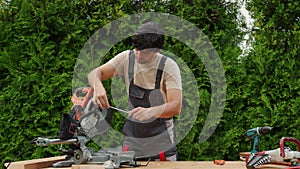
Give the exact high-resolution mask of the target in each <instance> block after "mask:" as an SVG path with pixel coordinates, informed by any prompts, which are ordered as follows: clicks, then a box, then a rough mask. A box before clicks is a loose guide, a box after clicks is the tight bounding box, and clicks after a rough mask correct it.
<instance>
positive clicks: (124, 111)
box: [110, 106, 128, 114]
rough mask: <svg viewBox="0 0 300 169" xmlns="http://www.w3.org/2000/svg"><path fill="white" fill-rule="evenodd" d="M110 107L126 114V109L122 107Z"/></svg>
mask: <svg viewBox="0 0 300 169" xmlns="http://www.w3.org/2000/svg"><path fill="white" fill-rule="evenodd" d="M110 108H112V109H114V110H117V111H120V112H123V113H126V114H128V111H126V110H122V109H119V108H116V107H113V106H110Z"/></svg>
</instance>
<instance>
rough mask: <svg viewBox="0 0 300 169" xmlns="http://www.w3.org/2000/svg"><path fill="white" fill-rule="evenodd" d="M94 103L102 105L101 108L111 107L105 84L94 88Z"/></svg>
mask: <svg viewBox="0 0 300 169" xmlns="http://www.w3.org/2000/svg"><path fill="white" fill-rule="evenodd" d="M93 103H94V104H95V105H97V106H98V107H100V109H101V110H103V109H104V108H109V107H110V105H109V102H108V99H107V95H106V91H105V89H104V87H103V86H102V87H99V88H97V89H94V96H93Z"/></svg>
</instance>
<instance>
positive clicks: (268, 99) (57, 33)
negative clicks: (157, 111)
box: [0, 0, 300, 163]
mask: <svg viewBox="0 0 300 169" xmlns="http://www.w3.org/2000/svg"><path fill="white" fill-rule="evenodd" d="M265 3H268V4H267V5H266V4H265ZM248 8H249V9H250V10H251V11H253V14H254V17H255V18H256V23H255V26H256V27H255V30H253V34H252V35H253V36H254V37H255V42H253V45H252V47H253V51H252V52H251V53H250V54H249V55H248V56H246V57H244V58H242V59H240V60H238V57H239V55H240V54H241V50H240V49H239V47H238V44H239V43H240V42H241V40H242V39H241V38H242V37H243V35H244V33H243V32H241V31H240V30H239V29H238V25H237V21H236V14H237V4H235V3H228V2H224V1H222V0H212V1H207V0H196V1H191V0H180V1H155V2H154V1H147V2H146V1H145V2H144V1H140V0H135V1H129V0H124V1H121V2H118V3H116V2H115V1H112V0H104V1H101V2H100V1H88V0H83V1H79V0H72V1H65V0H58V1H55V2H52V1H48V0H46V1H36V0H35V1H29V0H11V1H10V2H9V3H7V2H5V1H2V2H0V18H1V19H0V29H1V30H2V31H1V32H0V46H1V48H0V70H1V74H0V76H1V80H0V86H1V94H0V105H1V110H2V115H1V117H0V120H1V123H0V133H1V134H0V140H1V143H2V144H1V146H0V149H1V152H2V153H1V155H0V157H2V158H1V159H2V163H4V162H5V161H8V160H25V159H32V158H41V157H48V156H54V155H59V154H60V153H59V152H58V147H56V146H49V147H37V146H35V145H32V144H30V141H31V140H32V139H33V138H35V137H36V136H57V131H58V127H59V122H60V118H61V114H62V112H68V111H70V108H71V102H70V98H71V95H72V85H74V86H80V85H82V84H86V79H85V78H83V79H79V82H77V81H75V82H72V78H73V76H74V75H76V76H77V75H78V77H86V76H87V75H85V73H84V72H85V71H77V72H73V71H74V66H75V64H76V61H78V60H77V57H78V56H79V54H80V53H81V52H82V53H84V52H86V51H84V50H83V51H82V50H81V48H83V46H84V45H85V43H86V41H87V40H88V39H89V38H90V37H91V36H92V35H93V33H95V32H96V31H97V30H98V29H100V28H101V27H102V26H104V25H106V24H108V23H110V22H112V21H114V20H115V19H118V18H121V17H123V16H126V15H129V14H133V13H140V12H149V11H154V12H164V13H169V14H172V15H175V16H178V17H180V18H183V19H185V20H187V21H189V22H191V23H193V24H194V25H195V26H197V27H198V28H199V29H200V30H201V31H202V32H203V33H204V34H205V35H206V36H207V37H208V38H209V40H210V42H211V43H212V44H213V46H214V47H215V49H216V51H217V54H218V55H219V58H220V59H221V61H222V64H223V67H224V71H225V74H226V86H222V87H226V89H227V93H226V107H225V110H224V112H223V114H222V118H221V121H220V122H219V124H218V127H217V128H216V130H215V131H214V133H213V135H212V136H211V137H209V138H208V140H207V141H205V142H203V143H202V142H200V141H199V137H200V133H201V130H202V128H203V126H204V125H205V122H206V118H207V115H208V112H209V111H210V104H211V103H212V101H213V99H219V98H215V96H214V95H213V94H212V93H213V92H212V89H211V88H212V84H211V79H210V75H209V73H210V72H209V71H208V70H209V69H208V68H207V67H205V61H206V62H209V63H212V64H213V63H214V62H215V61H216V60H213V59H212V60H209V59H208V60H201V59H199V58H198V57H197V56H196V54H195V53H194V51H193V50H191V49H190V47H188V46H187V45H186V44H183V43H181V42H180V41H178V39H175V38H171V37H167V38H166V40H165V42H166V43H165V44H166V45H165V47H164V50H166V51H168V52H170V53H172V54H174V55H176V56H179V57H180V61H182V62H184V63H185V64H186V65H187V66H188V68H189V69H190V70H191V71H192V73H193V75H194V76H195V81H196V82H197V87H198V88H197V89H198V95H199V97H200V103H199V107H196V109H199V110H198V113H197V118H196V119H192V120H195V122H194V125H193V126H192V127H191V129H190V131H189V133H188V135H187V136H186V137H185V138H184V139H183V140H182V141H181V142H180V143H179V144H178V151H179V159H180V160H212V159H226V160H238V153H239V152H240V151H249V150H250V149H251V147H250V141H249V140H245V139H244V136H243V133H244V132H245V130H247V129H248V128H252V127H257V126H264V125H270V126H276V127H278V128H277V129H276V131H274V133H273V134H272V135H266V136H263V138H262V144H261V148H264V149H270V148H276V147H277V146H278V145H276V144H270V143H276V142H278V141H279V138H280V137H282V136H293V137H298V138H299V132H297V129H298V128H297V126H299V123H300V120H298V118H297V117H298V116H297V115H298V112H299V109H300V108H299V104H300V97H299V95H300V89H299V83H300V79H299V75H300V72H299V70H300V69H299V67H300V65H299V64H300V62H299V57H297V56H299V42H300V33H299V16H298V15H297V14H299V13H300V12H299V2H293V1H280V0H276V1H268V2H265V1H251V2H250V3H249V5H248ZM109 33H112V34H115V33H116V32H113V31H110V30H109ZM96 38H99V39H100V40H101V37H96ZM102 40H103V43H105V40H104V39H102ZM130 48H131V41H130V39H124V40H123V41H121V42H119V43H117V44H116V45H115V46H114V47H113V48H111V49H110V50H109V52H108V53H106V54H105V58H104V61H107V60H109V59H110V58H111V57H113V56H114V55H116V54H117V53H119V52H120V51H123V50H126V49H130ZM96 54H97V53H96ZM205 54H207V53H205ZM178 61H179V60H178ZM79 62H80V61H79ZM203 62H204V63H203ZM87 64H90V65H93V68H94V67H96V66H98V65H99V64H101V63H98V62H93V63H84V64H81V65H80V66H82V67H84V68H85V67H86V66H87ZM210 70H212V72H213V73H214V74H213V75H216V76H218V74H217V72H216V70H218V69H210ZM187 72H188V70H186V68H183V69H182V76H186V75H187ZM119 80H120V81H119ZM214 82H215V83H216V84H218V83H220V84H221V82H222V79H218V80H216V81H214ZM111 83H113V84H116V85H118V83H122V81H121V79H115V80H114V81H106V82H105V83H104V85H105V87H106V88H107V91H112V90H111V87H112V86H111V85H110V84H111ZM190 83H192V82H191V81H184V83H183V86H185V85H190ZM184 90H185V89H184ZM187 90H188V91H187V92H186V93H185V94H184V98H185V99H184V105H187V106H186V109H184V110H183V111H182V113H185V115H186V117H187V118H188V117H190V114H189V113H191V112H189V108H195V107H194V106H195V105H193V100H192V99H191V98H194V97H195V95H196V94H197V92H195V91H192V90H189V89H187ZM124 91H125V89H124ZM221 94H223V95H224V96H225V93H221ZM109 95H113V92H109ZM222 101H223V100H221V102H222ZM224 101H225V100H224ZM126 102H127V100H126V98H125V97H121V96H120V100H118V103H114V104H119V105H118V107H121V108H126ZM213 108H215V109H214V110H216V112H217V113H219V110H218V109H217V107H213ZM219 116H220V114H218V116H216V118H219ZM209 118H210V119H212V120H214V117H213V116H212V117H209ZM123 120H124V118H123V117H122V116H120V115H118V114H115V115H114V120H113V122H112V123H113V127H114V129H116V130H118V131H120V130H121V128H122V121H123ZM177 120H181V119H180V118H178V119H177ZM184 120H186V119H184ZM210 130H214V129H213V125H212V126H209V127H208V130H207V131H210ZM212 132H213V131H212ZM107 139H109V138H107ZM264 140H266V141H265V142H264ZM93 146H94V145H93ZM24 149H25V150H24ZM22 150H24V152H23V153H21V155H20V156H19V157H17V158H16V156H17V154H18V153H19V152H21V151H22Z"/></svg>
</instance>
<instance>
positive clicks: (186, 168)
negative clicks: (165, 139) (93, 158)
mask: <svg viewBox="0 0 300 169" xmlns="http://www.w3.org/2000/svg"><path fill="white" fill-rule="evenodd" d="M64 159H65V156H59V157H51V158H43V159H35V160H27V161H18V162H13V163H11V164H10V166H9V167H8V169H41V168H43V169H104V167H103V166H102V165H95V164H83V165H72V167H65V168H52V167H51V165H52V164H53V163H55V162H57V161H61V160H64ZM141 164H145V163H143V162H142V163H141ZM149 168H153V169H246V167H245V162H243V161H226V162H225V165H222V166H219V165H215V164H213V162H211V161H175V162H170V161H165V162H158V161H155V162H150V163H149V165H148V166H141V167H136V168H135V169H149ZM262 168H264V169H280V168H287V167H285V166H275V165H266V166H263V167H262Z"/></svg>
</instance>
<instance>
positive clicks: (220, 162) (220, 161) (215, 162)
mask: <svg viewBox="0 0 300 169" xmlns="http://www.w3.org/2000/svg"><path fill="white" fill-rule="evenodd" d="M213 162H214V164H216V165H224V164H225V160H214V161H213Z"/></svg>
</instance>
